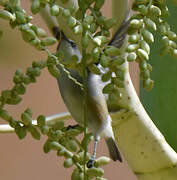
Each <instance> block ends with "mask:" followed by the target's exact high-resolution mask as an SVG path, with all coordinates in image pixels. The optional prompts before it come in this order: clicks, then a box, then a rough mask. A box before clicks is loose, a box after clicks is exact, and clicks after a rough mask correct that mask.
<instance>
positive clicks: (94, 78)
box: [54, 23, 128, 167]
mask: <svg viewBox="0 0 177 180" xmlns="http://www.w3.org/2000/svg"><path fill="white" fill-rule="evenodd" d="M122 27H123V28H122V29H121V28H120V30H119V31H118V32H117V33H116V35H115V36H118V38H119V40H120V41H119V40H118V38H116V39H115V40H114V41H113V40H112V41H111V42H112V43H116V46H117V47H120V46H121V45H122V44H123V41H124V39H125V34H126V33H125V32H126V29H127V27H128V26H127V25H126V23H123V24H122ZM121 32H124V33H123V34H121ZM54 34H56V33H54ZM119 34H121V36H119ZM60 36H61V37H60V38H59V39H60V42H59V46H58V51H61V52H62V53H63V55H64V57H63V61H67V60H69V59H70V58H71V56H73V55H77V57H78V59H79V61H80V60H81V58H82V57H81V54H80V52H79V50H78V48H77V45H76V44H75V43H74V42H73V41H72V40H70V39H68V38H67V37H66V36H65V35H64V33H63V32H62V33H60ZM122 37H123V38H122ZM58 68H59V70H60V76H59V78H58V85H59V89H60V93H61V96H62V98H63V100H64V103H65V105H66V106H67V108H68V110H69V112H70V113H71V115H72V117H73V118H74V119H75V120H76V121H77V122H78V124H79V125H81V126H83V125H84V105H83V100H84V92H83V90H82V89H81V87H80V86H79V85H78V84H77V83H75V82H74V81H73V80H72V79H70V78H69V77H68V74H67V73H66V72H65V71H64V70H63V69H62V68H61V67H60V66H58ZM67 70H68V71H69V72H70V75H71V77H73V78H74V79H76V80H77V82H79V83H81V84H82V83H83V79H82V77H81V76H80V75H79V73H78V72H77V71H76V70H71V69H67ZM87 72H88V75H87V80H86V82H87V101H86V102H87V103H86V104H87V126H88V129H89V130H90V131H91V133H92V134H93V135H94V138H95V144H94V151H93V154H92V157H91V160H90V161H89V162H88V167H92V166H93V163H94V160H95V157H96V147H97V143H98V141H99V139H100V137H104V139H105V141H106V144H107V146H108V150H109V154H110V157H111V158H112V159H113V160H114V161H116V160H119V161H120V162H122V157H121V154H120V152H119V150H118V147H117V145H116V142H115V139H114V134H113V130H112V126H111V117H110V115H109V113H108V108H107V104H106V98H105V96H104V94H103V92H102V89H103V87H104V83H103V82H102V80H101V76H99V75H96V74H93V73H91V72H90V71H89V70H87Z"/></svg>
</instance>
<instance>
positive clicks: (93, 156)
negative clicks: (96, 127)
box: [87, 137, 99, 168]
mask: <svg viewBox="0 0 177 180" xmlns="http://www.w3.org/2000/svg"><path fill="white" fill-rule="evenodd" d="M98 140H99V138H98V137H96V138H95V143H94V149H93V154H92V156H91V159H90V160H89V161H88V163H87V167H88V168H92V167H93V166H94V162H95V158H96V149H97V144H98Z"/></svg>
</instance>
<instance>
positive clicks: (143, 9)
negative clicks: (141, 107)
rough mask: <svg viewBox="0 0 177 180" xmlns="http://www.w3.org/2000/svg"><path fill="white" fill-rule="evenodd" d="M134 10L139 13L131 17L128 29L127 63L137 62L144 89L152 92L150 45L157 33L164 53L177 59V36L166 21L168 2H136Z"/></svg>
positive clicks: (136, 0) (137, 0)
mask: <svg viewBox="0 0 177 180" xmlns="http://www.w3.org/2000/svg"><path fill="white" fill-rule="evenodd" d="M133 10H134V11H136V12H137V13H136V14H134V15H133V16H132V17H131V20H130V27H129V29H128V34H129V37H128V42H129V45H128V46H127V49H126V51H127V52H128V56H127V61H129V62H132V61H136V62H138V63H139V67H140V79H141V80H142V81H143V87H144V88H145V89H147V90H150V89H151V88H152V86H153V81H152V80H151V79H150V72H151V71H152V67H151V65H150V64H149V63H148V60H149V54H150V44H151V43H153V42H154V36H153V32H155V31H157V32H158V33H160V34H161V35H162V42H163V48H162V52H163V53H167V52H168V53H170V54H171V55H173V56H174V57H176V52H177V49H176V43H175V42H174V41H175V40H177V36H176V34H175V33H174V32H172V31H171V30H170V26H169V25H168V23H167V22H166V21H165V19H166V18H167V17H168V15H169V12H168V8H167V6H166V1H160V0H152V1H150V0H135V1H134V4H133Z"/></svg>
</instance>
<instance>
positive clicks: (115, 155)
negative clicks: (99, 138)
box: [105, 137, 123, 162]
mask: <svg viewBox="0 0 177 180" xmlns="http://www.w3.org/2000/svg"><path fill="white" fill-rule="evenodd" d="M105 141H106V144H107V146H108V150H109V154H110V157H111V159H112V160H113V161H117V160H119V161H120V162H122V161H123V160H122V156H121V154H120V151H119V149H118V147H117V144H116V142H115V140H114V139H113V138H112V137H109V138H105Z"/></svg>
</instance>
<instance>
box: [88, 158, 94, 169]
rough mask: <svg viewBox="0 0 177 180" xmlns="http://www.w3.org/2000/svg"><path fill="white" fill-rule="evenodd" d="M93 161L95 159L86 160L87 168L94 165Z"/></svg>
mask: <svg viewBox="0 0 177 180" xmlns="http://www.w3.org/2000/svg"><path fill="white" fill-rule="evenodd" d="M94 162H95V160H93V159H90V160H89V161H88V162H87V167H88V168H93V167H94Z"/></svg>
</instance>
